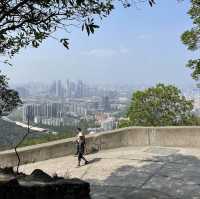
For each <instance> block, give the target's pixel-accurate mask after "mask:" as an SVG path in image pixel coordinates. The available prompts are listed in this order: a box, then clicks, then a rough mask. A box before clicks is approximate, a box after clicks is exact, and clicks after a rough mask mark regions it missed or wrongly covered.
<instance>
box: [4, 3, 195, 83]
mask: <svg viewBox="0 0 200 199" xmlns="http://www.w3.org/2000/svg"><path fill="white" fill-rule="evenodd" d="M188 9H189V1H184V2H181V3H177V2H176V1H160V2H159V4H156V5H155V6H154V7H153V8H149V6H148V5H146V4H145V5H144V4H138V5H137V6H136V5H135V6H132V7H131V8H127V9H124V8H123V7H122V6H117V7H116V9H115V10H114V11H113V13H112V14H111V16H109V17H108V18H106V19H104V20H103V21H102V22H100V29H99V30H97V31H96V33H95V34H94V35H91V36H89V37H88V36H87V34H86V33H85V32H84V33H82V32H81V30H80V29H77V28H72V29H71V31H72V32H71V33H69V34H67V35H65V36H67V37H68V38H69V39H70V50H66V49H65V48H63V46H62V45H61V44H60V43H59V42H58V41H56V40H54V39H52V38H49V39H47V40H46V41H45V42H44V43H43V44H42V45H41V46H40V47H39V49H31V48H27V49H25V50H23V51H21V53H20V54H18V55H16V56H15V57H14V58H13V59H12V60H11V63H12V64H13V67H10V66H3V65H1V70H2V71H3V73H5V74H7V75H8V77H9V78H10V82H11V84H22V83H26V82H32V81H39V82H52V81H53V80H58V79H61V80H65V79H67V78H70V79H75V80H78V79H82V80H84V81H86V82H88V83H94V82H95V83H104V84H106V83H111V84H130V85H133V84H147V85H148V84H150V85H152V84H156V83H157V82H163V83H172V84H176V85H178V86H183V85H187V84H188V85H189V84H193V83H194V81H193V80H192V78H191V76H190V73H191V71H190V70H189V69H188V68H186V67H185V64H186V63H187V60H188V59H190V58H192V56H195V53H191V52H189V51H188V50H187V49H186V47H185V46H184V45H183V44H182V43H181V41H180V35H181V34H182V33H183V32H184V31H185V30H186V29H188V27H191V20H190V18H189V16H188V15H186V13H187V11H188ZM172 30H173V31H172ZM59 34H63V33H62V32H61V33H59ZM65 34H66V33H65ZM152 47H153V48H152Z"/></svg>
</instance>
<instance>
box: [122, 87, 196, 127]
mask: <svg viewBox="0 0 200 199" xmlns="http://www.w3.org/2000/svg"><path fill="white" fill-rule="evenodd" d="M192 109H193V105H192V101H190V100H186V98H185V97H184V96H182V94H181V91H180V90H179V89H177V88H176V87H175V86H172V85H164V84H158V85H156V86H155V87H152V88H148V89H146V90H144V91H136V92H134V93H133V97H132V101H131V105H130V107H129V110H128V113H127V116H128V118H129V121H125V124H127V125H128V126H129V125H136V126H167V125H188V124H190V123H191V121H192V117H193V116H192V114H191V111H192ZM123 125H124V124H122V126H123Z"/></svg>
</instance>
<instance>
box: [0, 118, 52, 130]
mask: <svg viewBox="0 0 200 199" xmlns="http://www.w3.org/2000/svg"><path fill="white" fill-rule="evenodd" d="M1 119H2V120H4V121H6V122H11V123H14V124H16V125H18V126H20V127H23V128H28V125H27V124H24V123H22V122H17V121H13V120H10V119H8V118H7V117H2V118H1ZM29 129H31V130H33V131H37V132H41V133H45V132H48V130H47V129H44V128H40V127H35V126H30V125H29Z"/></svg>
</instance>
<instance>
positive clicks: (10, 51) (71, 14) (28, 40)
mask: <svg viewBox="0 0 200 199" xmlns="http://www.w3.org/2000/svg"><path fill="white" fill-rule="evenodd" d="M119 1H120V2H121V3H122V5H123V6H124V7H129V6H130V3H129V2H128V0H119ZM134 1H135V2H137V0H133V1H130V2H131V3H132V2H134ZM143 2H148V3H149V4H150V6H153V4H155V1H154V0H144V1H143ZM114 3H115V1H114V0H92V1H91V0H17V1H16V0H1V1H0V54H3V55H9V56H10V57H12V56H14V55H15V54H16V53H17V52H19V50H20V49H21V48H25V47H27V46H32V47H34V48H37V47H38V46H39V45H40V44H41V43H42V41H43V40H45V39H46V38H48V37H50V36H51V37H53V38H55V37H54V36H52V34H53V33H54V32H56V31H57V30H63V31H64V32H66V33H67V34H68V33H69V30H70V27H80V28H81V27H82V31H86V32H87V34H88V35H90V34H91V33H94V32H95V30H96V29H97V28H99V26H98V25H96V22H95V21H96V20H97V19H103V18H104V17H107V16H108V15H109V14H110V13H111V11H112V10H113V9H114ZM55 39H57V40H58V41H60V43H62V44H63V46H64V47H65V48H67V49H68V48H69V41H68V39H67V38H65V37H64V38H59V39H58V38H55Z"/></svg>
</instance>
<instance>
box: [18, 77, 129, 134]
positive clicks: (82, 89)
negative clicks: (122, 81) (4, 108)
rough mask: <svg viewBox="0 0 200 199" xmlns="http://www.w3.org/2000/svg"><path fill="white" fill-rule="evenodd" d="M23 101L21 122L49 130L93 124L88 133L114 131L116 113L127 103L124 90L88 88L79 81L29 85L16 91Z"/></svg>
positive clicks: (96, 86)
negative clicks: (43, 126) (53, 127)
mask: <svg viewBox="0 0 200 199" xmlns="http://www.w3.org/2000/svg"><path fill="white" fill-rule="evenodd" d="M18 91H19V93H20V95H21V97H22V99H23V102H24V105H23V122H25V123H26V122H27V121H28V119H29V120H30V121H31V122H32V123H35V124H44V125H49V126H63V125H68V126H78V125H79V123H80V121H81V120H85V121H91V120H92V121H94V122H95V123H96V124H97V126H96V127H95V128H94V127H92V128H91V129H93V130H94V129H96V130H95V132H98V131H107V130H111V129H113V128H115V127H116V122H117V119H118V118H117V116H116V115H118V113H120V112H122V111H123V110H124V109H125V108H126V107H127V106H128V105H129V102H130V96H131V94H130V93H131V92H132V91H130V90H129V89H128V88H127V87H123V88H110V87H108V88H107V86H98V85H92V86H91V85H88V84H86V83H84V82H83V81H82V80H79V81H77V82H75V81H71V80H69V79H67V80H66V81H61V80H57V81H54V82H53V83H51V84H49V85H44V84H41V85H40V84H39V83H33V84H28V85H26V87H23V86H20V87H18Z"/></svg>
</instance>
